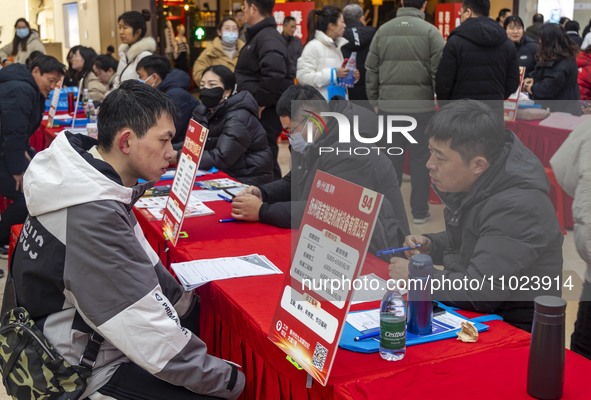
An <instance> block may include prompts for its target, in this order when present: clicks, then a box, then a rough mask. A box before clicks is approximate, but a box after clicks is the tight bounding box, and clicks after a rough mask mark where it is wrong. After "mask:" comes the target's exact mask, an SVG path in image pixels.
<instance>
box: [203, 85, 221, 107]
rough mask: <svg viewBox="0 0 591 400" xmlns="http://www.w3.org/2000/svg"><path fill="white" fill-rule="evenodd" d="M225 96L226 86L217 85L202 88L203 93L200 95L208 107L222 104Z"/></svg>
mask: <svg viewBox="0 0 591 400" xmlns="http://www.w3.org/2000/svg"><path fill="white" fill-rule="evenodd" d="M223 97H224V88H221V87H215V88H211V89H206V88H203V89H201V94H200V95H199V98H200V99H201V102H202V103H203V105H204V106H205V107H207V108H213V107H215V106H217V105H218V104H220V102H221V101H222V98H223Z"/></svg>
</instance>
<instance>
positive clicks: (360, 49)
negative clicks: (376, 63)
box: [341, 21, 376, 100]
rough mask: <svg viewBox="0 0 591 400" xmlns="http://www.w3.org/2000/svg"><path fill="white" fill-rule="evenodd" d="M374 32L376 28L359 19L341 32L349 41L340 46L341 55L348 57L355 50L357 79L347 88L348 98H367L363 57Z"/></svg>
mask: <svg viewBox="0 0 591 400" xmlns="http://www.w3.org/2000/svg"><path fill="white" fill-rule="evenodd" d="M375 34H376V29H375V28H374V27H373V26H365V25H363V24H362V23H361V22H359V21H356V22H354V23H353V24H352V25H347V28H346V29H345V33H344V34H343V37H344V38H345V39H347V40H348V41H349V43H347V44H346V45H344V46H343V47H341V52H342V53H343V57H345V58H349V57H351V53H353V52H354V51H355V52H357V56H356V62H357V69H358V70H359V80H358V81H357V83H356V84H355V86H354V87H353V88H351V89H349V99H350V100H367V94H366V93H365V59H366V58H367V54H368V53H369V45H370V44H371V40H372V39H373V37H374V35H375Z"/></svg>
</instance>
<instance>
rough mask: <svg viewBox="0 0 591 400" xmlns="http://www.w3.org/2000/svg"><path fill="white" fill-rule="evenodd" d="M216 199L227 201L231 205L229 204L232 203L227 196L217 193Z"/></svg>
mask: <svg viewBox="0 0 591 400" xmlns="http://www.w3.org/2000/svg"><path fill="white" fill-rule="evenodd" d="M218 197H219V198H220V199H222V200H224V201H227V202H228V203H231V202H232V199H231V198H229V197H227V196H224V195H223V194H219V193H218Z"/></svg>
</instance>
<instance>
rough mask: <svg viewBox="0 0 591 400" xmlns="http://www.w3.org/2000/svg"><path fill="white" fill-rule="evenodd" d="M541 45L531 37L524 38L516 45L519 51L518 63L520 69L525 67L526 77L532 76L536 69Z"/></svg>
mask: <svg viewBox="0 0 591 400" xmlns="http://www.w3.org/2000/svg"><path fill="white" fill-rule="evenodd" d="M539 48H540V45H539V44H538V42H536V41H535V40H533V39H532V38H530V37H529V36H525V35H524V36H523V37H522V38H521V40H520V41H519V43H515V49H516V50H517V60H518V61H517V62H518V63H519V66H520V67H525V76H530V75H531V73H532V72H534V69H535V68H536V55H537V54H538V50H539Z"/></svg>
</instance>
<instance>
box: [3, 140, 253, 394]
mask: <svg viewBox="0 0 591 400" xmlns="http://www.w3.org/2000/svg"><path fill="white" fill-rule="evenodd" d="M95 144H96V141H95V140H93V139H90V138H87V137H84V136H80V135H72V134H70V133H69V132H65V133H62V134H60V135H58V137H57V138H56V139H55V140H54V141H53V143H52V144H51V146H50V147H49V148H48V149H47V150H45V151H43V152H41V153H39V154H38V155H37V157H35V159H34V160H33V161H32V163H31V165H30V166H29V169H28V170H27V173H26V174H25V176H24V194H25V199H26V202H27V207H28V210H29V217H28V219H27V220H26V222H25V225H24V227H23V231H22V233H21V237H20V239H19V245H18V246H17V248H16V249H15V252H14V255H13V267H12V268H13V269H12V273H13V277H14V282H15V287H16V294H17V299H18V304H19V305H21V306H23V307H25V308H26V309H27V310H28V311H29V312H30V314H31V316H32V317H33V319H34V320H35V321H36V324H37V325H38V326H39V327H40V328H41V329H42V330H43V333H44V335H45V336H46V337H47V339H48V340H49V341H50V342H51V343H52V344H53V345H54V347H55V348H56V349H57V351H58V352H59V353H60V354H61V355H62V356H63V357H64V358H65V359H66V360H67V361H68V362H70V363H71V364H73V365H78V362H79V358H80V355H81V354H82V353H83V351H84V348H85V346H86V343H87V342H88V335H89V332H91V330H95V331H96V332H98V333H99V334H100V335H102V336H103V337H104V338H105V342H104V343H103V345H102V346H101V348H100V351H99V354H98V357H97V359H96V364H95V366H94V369H93V371H92V377H91V378H90V380H89V381H88V388H87V390H86V392H85V394H84V395H83V396H82V397H85V396H88V395H90V394H92V393H94V392H95V391H96V390H98V389H100V388H101V387H102V386H103V385H104V384H105V383H106V382H107V381H108V380H109V379H110V377H111V376H112V374H113V373H114V372H115V370H116V368H117V367H118V366H119V365H120V364H122V363H127V362H130V361H131V362H134V363H135V364H137V365H138V366H140V367H141V368H143V369H145V370H146V371H148V372H149V373H151V374H152V375H154V376H156V377H158V378H160V379H162V380H164V381H167V382H169V383H171V384H173V385H177V386H184V387H186V388H187V389H189V390H191V391H194V392H196V393H201V394H207V395H210V396H216V397H222V398H236V397H237V396H238V395H239V394H240V392H241V391H242V388H243V386H244V376H243V375H242V373H238V375H237V379H232V378H231V376H232V374H233V373H234V374H235V371H234V369H233V368H234V367H233V366H230V365H229V364H227V363H226V362H224V361H223V360H221V359H218V358H215V357H212V356H209V355H207V349H206V346H205V344H204V343H203V342H202V341H201V340H200V339H199V338H198V337H197V336H195V335H194V334H192V333H191V332H189V331H188V330H186V329H185V328H183V327H181V326H180V323H179V318H180V317H182V316H183V315H185V314H187V313H188V312H189V311H190V309H191V307H192V305H193V300H192V294H191V293H190V292H184V291H183V290H182V288H181V287H180V286H179V285H178V283H177V282H176V281H175V279H174V278H173V277H172V275H171V274H170V273H169V272H168V271H166V270H165V269H164V267H163V266H162V263H161V262H160V260H159V258H158V256H157V255H156V253H155V252H154V251H153V250H152V248H151V247H150V245H149V244H148V242H147V241H146V239H145V237H144V235H143V233H142V230H141V228H140V227H139V225H138V224H137V221H136V219H135V217H134V215H133V212H132V207H133V204H134V202H135V201H136V200H137V199H138V198H139V196H141V195H142V194H143V192H144V190H145V189H146V188H147V187H148V186H151V184H150V183H145V184H142V185H137V186H135V187H132V188H129V187H125V186H123V185H122V183H121V179H120V177H119V175H118V174H117V173H116V172H115V170H114V169H113V168H112V167H111V166H110V165H109V164H107V163H106V162H104V161H102V160H100V159H97V158H94V157H93V156H92V155H91V153H89V152H87V150H89V149H90V148H91V147H92V146H93V145H95ZM48 196H49V197H50V198H51V201H47V199H48Z"/></svg>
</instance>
